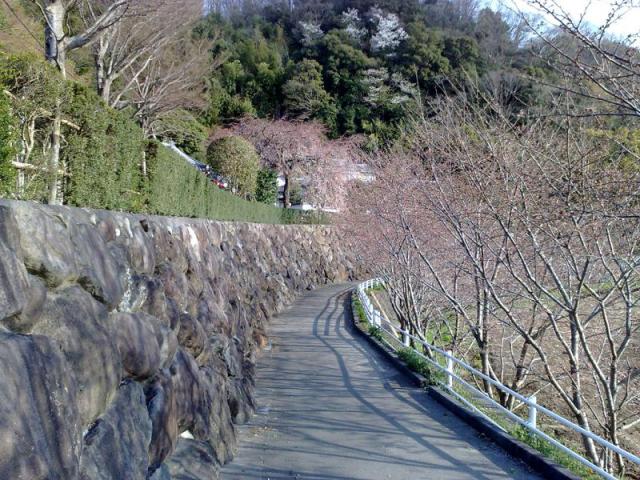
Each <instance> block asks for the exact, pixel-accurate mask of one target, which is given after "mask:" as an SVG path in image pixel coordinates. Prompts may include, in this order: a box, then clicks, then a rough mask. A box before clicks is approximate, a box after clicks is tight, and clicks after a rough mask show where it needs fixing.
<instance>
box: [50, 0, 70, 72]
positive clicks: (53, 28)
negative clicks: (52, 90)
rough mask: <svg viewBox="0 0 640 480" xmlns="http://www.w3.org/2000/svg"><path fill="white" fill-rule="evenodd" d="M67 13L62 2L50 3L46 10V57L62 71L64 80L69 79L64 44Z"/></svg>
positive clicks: (57, 0)
mask: <svg viewBox="0 0 640 480" xmlns="http://www.w3.org/2000/svg"><path fill="white" fill-rule="evenodd" d="M66 13H67V12H66V8H65V6H64V3H63V2H62V1H61V0H56V1H54V2H49V3H48V5H47V8H46V9H45V16H46V28H45V56H46V58H47V60H48V61H49V62H51V63H52V64H54V65H55V66H56V67H57V68H58V70H60V72H61V73H62V76H63V77H64V78H66V77H67V71H66V68H65V51H64V45H63V44H62V43H63V41H64V38H65V35H64V19H65V17H66Z"/></svg>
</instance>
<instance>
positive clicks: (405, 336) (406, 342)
mask: <svg viewBox="0 0 640 480" xmlns="http://www.w3.org/2000/svg"><path fill="white" fill-rule="evenodd" d="M410 341H411V338H410V337H409V334H408V333H407V332H406V331H403V332H402V344H403V345H404V346H405V347H408V346H409V345H410Z"/></svg>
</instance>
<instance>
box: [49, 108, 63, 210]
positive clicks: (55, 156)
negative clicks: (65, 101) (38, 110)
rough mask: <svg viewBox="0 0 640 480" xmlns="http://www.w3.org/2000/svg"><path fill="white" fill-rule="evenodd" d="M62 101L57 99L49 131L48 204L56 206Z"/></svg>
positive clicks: (57, 200)
mask: <svg viewBox="0 0 640 480" xmlns="http://www.w3.org/2000/svg"><path fill="white" fill-rule="evenodd" d="M61 130H62V101H61V100H60V99H58V101H57V104H56V111H55V117H54V119H53V128H52V131H51V152H50V154H49V179H48V181H49V196H48V199H47V201H48V203H49V204H51V205H56V204H58V203H60V201H59V198H58V170H59V168H60V140H61V135H62V131H61Z"/></svg>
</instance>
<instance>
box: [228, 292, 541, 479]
mask: <svg viewBox="0 0 640 480" xmlns="http://www.w3.org/2000/svg"><path fill="white" fill-rule="evenodd" d="M349 288H350V287H349V286H344V285H342V286H339V285H338V286H332V287H327V288H324V289H320V290H316V291H313V292H309V293H308V294H306V295H305V296H303V297H301V298H300V299H299V300H298V301H297V302H296V303H295V304H294V305H293V306H292V307H291V308H290V309H289V310H288V311H286V312H284V313H283V314H281V315H279V316H278V317H276V318H274V319H273V321H272V323H271V331H270V338H271V344H270V348H268V349H267V351H266V352H264V353H263V354H262V355H261V357H260V358H259V363H258V372H257V396H258V404H259V407H258V413H257V414H256V415H255V416H254V417H253V419H252V420H251V421H250V422H249V423H248V424H247V425H244V426H242V427H239V435H240V449H239V452H238V454H237V456H236V458H235V459H234V461H233V462H232V463H230V464H229V465H227V466H226V467H224V468H223V470H222V478H223V479H264V480H267V479H270V480H275V479H305V480H347V479H349V480H353V479H366V480H372V479H398V480H404V479H446V480H457V479H474V480H488V479H525V478H526V479H539V478H542V477H540V476H538V475H537V474H535V473H534V472H532V471H531V470H530V469H529V468H528V467H527V466H526V465H524V464H523V463H521V462H520V461H518V460H516V459H514V458H512V457H510V456H509V455H508V453H507V452H505V451H504V450H502V449H501V448H500V447H498V446H496V445H495V444H493V443H492V442H491V441H490V440H488V439H487V438H486V437H483V436H482V435H481V434H479V433H478V432H477V431H475V430H474V429H472V428H470V427H469V426H468V425H466V424H465V423H464V422H462V421H461V420H460V419H458V418H457V417H455V416H454V415H453V414H452V413H450V412H449V411H447V410H446V409H445V408H444V407H442V406H441V405H440V404H438V403H436V402H435V401H434V400H431V399H430V398H429V397H428V395H427V394H426V393H425V392H424V391H422V390H421V389H419V388H417V387H415V386H413V385H412V384H411V383H410V381H409V380H408V379H407V378H406V377H405V376H404V375H403V374H402V373H400V372H399V371H398V370H397V369H396V368H395V367H394V366H393V365H391V364H389V362H388V361H387V360H386V359H385V358H384V356H383V355H382V354H380V353H379V352H377V351H376V350H375V349H374V348H373V347H372V346H371V345H370V344H369V343H368V342H367V341H366V340H365V339H363V338H361V337H359V336H358V334H357V333H355V332H353V327H352V326H351V320H350V319H351V316H350V315H351V313H350V311H349V310H350V300H349Z"/></svg>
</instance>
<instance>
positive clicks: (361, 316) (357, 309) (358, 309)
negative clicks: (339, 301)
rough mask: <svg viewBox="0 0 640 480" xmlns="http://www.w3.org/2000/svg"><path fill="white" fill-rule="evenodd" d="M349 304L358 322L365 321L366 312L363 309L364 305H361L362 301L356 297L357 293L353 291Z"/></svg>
mask: <svg viewBox="0 0 640 480" xmlns="http://www.w3.org/2000/svg"><path fill="white" fill-rule="evenodd" d="M351 304H352V307H353V313H354V314H355V317H356V318H357V319H358V321H359V322H360V323H367V314H366V313H365V311H364V307H363V306H362V302H361V301H360V298H359V297H358V293H357V292H355V291H354V292H353V295H352V296H351Z"/></svg>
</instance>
